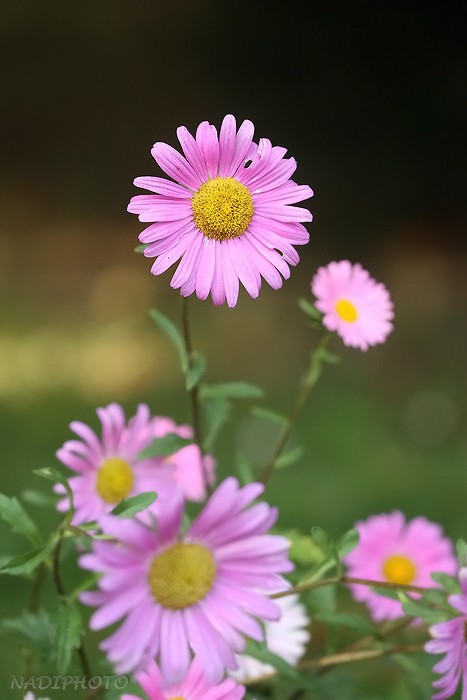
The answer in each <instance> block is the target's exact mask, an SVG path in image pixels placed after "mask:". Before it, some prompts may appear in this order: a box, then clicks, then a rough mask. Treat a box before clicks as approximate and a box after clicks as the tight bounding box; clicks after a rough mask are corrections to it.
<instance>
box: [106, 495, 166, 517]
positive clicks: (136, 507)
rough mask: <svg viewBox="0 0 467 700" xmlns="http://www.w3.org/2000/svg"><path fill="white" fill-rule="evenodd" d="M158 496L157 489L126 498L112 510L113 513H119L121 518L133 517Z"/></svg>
mask: <svg viewBox="0 0 467 700" xmlns="http://www.w3.org/2000/svg"><path fill="white" fill-rule="evenodd" d="M156 498H157V493H156V492H155V491H145V492H144V493H138V494H137V495H136V496H131V497H130V498H124V499H123V501H120V503H118V504H117V505H116V506H115V508H114V509H113V510H112V515H119V516H120V517H121V518H132V517H133V516H134V515H136V513H140V512H141V511H142V510H145V509H146V508H148V506H150V505H151V504H152V503H154V501H155V500H156Z"/></svg>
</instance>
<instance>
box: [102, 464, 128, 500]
mask: <svg viewBox="0 0 467 700" xmlns="http://www.w3.org/2000/svg"><path fill="white" fill-rule="evenodd" d="M133 482H134V476H133V471H132V469H131V467H130V465H129V464H128V462H125V460H124V459H120V457H110V459H106V461H105V462H104V463H103V464H102V466H101V467H100V469H99V471H98V472H97V483H96V488H97V493H98V494H99V496H100V497H101V498H103V499H104V501H106V502H107V503H118V502H119V501H121V500H122V498H126V497H127V496H128V494H129V493H130V492H131V489H132V488H133Z"/></svg>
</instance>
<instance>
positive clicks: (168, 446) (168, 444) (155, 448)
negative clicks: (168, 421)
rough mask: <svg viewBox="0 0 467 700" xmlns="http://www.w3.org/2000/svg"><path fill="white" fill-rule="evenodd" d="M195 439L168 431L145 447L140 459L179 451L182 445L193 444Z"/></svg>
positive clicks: (165, 455) (163, 455)
mask: <svg viewBox="0 0 467 700" xmlns="http://www.w3.org/2000/svg"><path fill="white" fill-rule="evenodd" d="M192 442H193V440H187V439H186V438H182V437H180V435H177V434H176V433H168V434H167V435H164V436H163V437H160V438H156V439H155V440H153V441H152V442H151V444H150V445H148V446H147V447H145V448H144V450H142V451H141V452H140V453H139V455H138V459H148V457H167V456H168V455H171V454H173V453H174V452H178V450H181V448H182V447H186V446H187V445H191V444H192Z"/></svg>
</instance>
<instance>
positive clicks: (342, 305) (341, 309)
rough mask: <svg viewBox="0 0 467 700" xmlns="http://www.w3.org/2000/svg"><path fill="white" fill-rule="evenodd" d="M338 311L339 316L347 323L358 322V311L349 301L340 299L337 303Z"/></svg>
mask: <svg viewBox="0 0 467 700" xmlns="http://www.w3.org/2000/svg"><path fill="white" fill-rule="evenodd" d="M336 311H337V314H338V316H340V317H341V319H342V320H343V321H347V323H353V322H354V321H356V320H357V316H358V314H357V309H356V308H355V306H354V305H353V304H352V302H351V301H349V300H348V299H339V301H338V302H337V303H336Z"/></svg>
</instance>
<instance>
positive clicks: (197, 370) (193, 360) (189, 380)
mask: <svg viewBox="0 0 467 700" xmlns="http://www.w3.org/2000/svg"><path fill="white" fill-rule="evenodd" d="M206 366H207V362H206V358H205V357H204V356H203V355H201V354H200V353H199V352H192V353H191V355H190V359H189V368H188V371H187V373H186V375H185V388H186V390H187V391H191V390H192V389H194V388H195V386H196V385H197V384H199V380H200V379H201V377H202V376H203V375H204V373H205V371H206Z"/></svg>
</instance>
